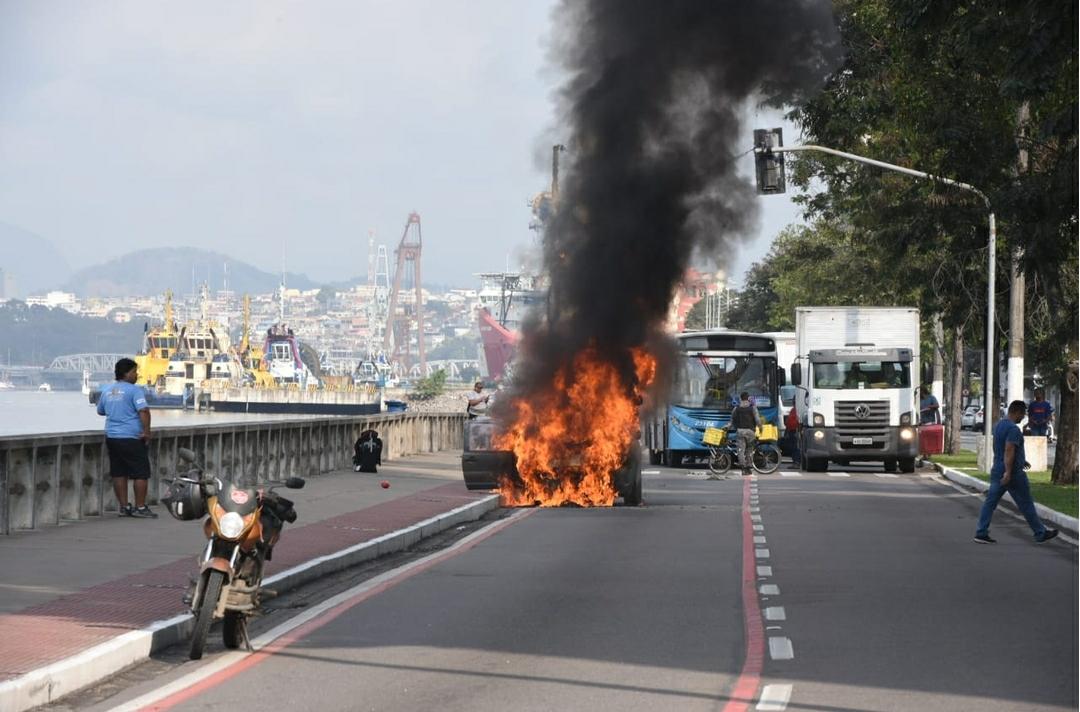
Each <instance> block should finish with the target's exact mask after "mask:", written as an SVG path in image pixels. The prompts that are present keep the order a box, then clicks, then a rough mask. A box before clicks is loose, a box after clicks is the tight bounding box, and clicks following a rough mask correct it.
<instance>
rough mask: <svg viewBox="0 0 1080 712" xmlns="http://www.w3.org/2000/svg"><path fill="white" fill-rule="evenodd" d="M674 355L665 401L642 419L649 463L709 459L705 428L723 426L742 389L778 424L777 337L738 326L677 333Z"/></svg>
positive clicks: (780, 374)
mask: <svg viewBox="0 0 1080 712" xmlns="http://www.w3.org/2000/svg"><path fill="white" fill-rule="evenodd" d="M675 342H676V344H677V346H678V351H679V353H678V357H677V361H676V365H675V374H674V378H673V379H672V386H671V393H670V394H669V396H668V399H667V403H666V404H662V405H660V406H658V407H657V408H656V410H655V412H654V413H652V414H651V415H646V416H645V417H644V418H643V421H642V436H643V438H644V440H645V447H646V448H648V450H649V462H650V463H651V464H653V465H657V464H660V463H663V464H665V465H680V464H682V463H683V462H684V461H686V460H693V459H698V458H701V459H702V460H704V459H705V458H707V456H708V453H709V449H708V446H706V445H705V444H704V443H703V442H702V437H703V436H704V435H705V428H709V427H712V428H726V427H727V426H728V424H729V423H730V422H731V411H732V409H733V408H734V407H735V405H737V404H738V400H739V394H740V393H742V392H743V391H746V392H747V393H749V394H750V398H751V400H752V401H753V402H754V404H755V405H756V406H757V408H758V412H759V413H760V415H761V417H762V418H763V419H764V420H765V421H766V422H768V423H772V424H774V425H776V426H777V427H779V426H780V419H781V416H780V408H779V403H780V397H779V388H780V386H781V385H783V384H784V380H785V374H784V372H783V370H782V369H778V368H777V365H776V342H775V341H774V340H773V339H772V338H771V337H769V336H763V335H761V334H749V333H744V332H738V331H689V332H685V333H682V334H679V335H677V336H676V337H675Z"/></svg>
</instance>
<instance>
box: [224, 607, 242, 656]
mask: <svg viewBox="0 0 1080 712" xmlns="http://www.w3.org/2000/svg"><path fill="white" fill-rule="evenodd" d="M221 637H222V639H223V640H224V641H225V647H226V648H228V649H229V650H236V649H237V648H239V647H240V646H241V645H242V644H243V642H244V615H243V614H242V613H237V612H236V611H227V612H226V613H225V620H224V621H223V622H222V623H221Z"/></svg>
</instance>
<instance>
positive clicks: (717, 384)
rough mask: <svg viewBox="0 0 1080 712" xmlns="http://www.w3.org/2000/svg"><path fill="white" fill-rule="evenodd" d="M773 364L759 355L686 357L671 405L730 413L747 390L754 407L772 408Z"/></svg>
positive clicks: (680, 364) (773, 361) (773, 362)
mask: <svg viewBox="0 0 1080 712" xmlns="http://www.w3.org/2000/svg"><path fill="white" fill-rule="evenodd" d="M775 372H776V361H775V359H772V358H762V357H760V356H697V355H695V356H686V357H684V358H683V359H681V361H680V363H679V368H678V371H677V372H676V374H675V384H674V386H673V387H672V394H671V403H672V405H678V406H682V407H684V408H715V409H718V410H722V411H729V410H731V409H732V408H733V407H734V405H735V403H736V402H737V401H738V400H739V394H740V393H742V392H743V391H746V392H747V393H749V394H750V398H751V399H752V400H753V401H754V404H755V405H757V406H759V407H763V408H768V407H771V406H772V405H773V402H772V397H771V396H770V394H771V393H772V392H773V374H774V373H775Z"/></svg>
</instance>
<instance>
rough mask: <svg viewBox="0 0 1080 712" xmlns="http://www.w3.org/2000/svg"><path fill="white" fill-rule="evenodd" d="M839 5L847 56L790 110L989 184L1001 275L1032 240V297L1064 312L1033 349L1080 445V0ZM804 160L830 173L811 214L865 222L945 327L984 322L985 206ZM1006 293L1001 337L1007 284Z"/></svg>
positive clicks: (1064, 427)
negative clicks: (1079, 117) (1078, 0)
mask: <svg viewBox="0 0 1080 712" xmlns="http://www.w3.org/2000/svg"><path fill="white" fill-rule="evenodd" d="M835 8H836V13H837V17H838V20H839V25H840V30H841V35H842V41H843V44H844V46H845V49H846V58H845V60H844V63H843V65H842V66H841V67H839V68H837V69H836V70H835V71H834V72H833V73H832V74H831V75H830V77H829V78H828V81H827V82H826V85H825V88H824V90H823V91H822V92H821V93H820V95H818V96H817V97H815V98H814V99H812V100H810V101H808V102H806V103H805V104H803V105H802V106H800V107H798V108H797V109H796V110H795V111H794V112H793V118H794V119H795V120H796V121H797V122H798V123H799V124H800V125H801V127H802V129H803V133H804V137H805V141H806V142H807V143H817V144H821V145H826V146H830V147H832V148H837V149H840V150H846V151H849V152H852V153H858V154H861V155H868V156H871V157H875V158H880V159H882V160H885V161H889V162H892V163H898V162H899V163H904V164H908V165H911V166H912V167H915V168H918V169H919V170H924V171H928V172H930V173H933V174H937V175H943V176H949V177H953V178H956V179H959V180H962V181H964V182H967V183H969V184H972V185H975V186H977V187H979V188H980V189H982V190H983V191H984V192H985V193H986V194H987V195H988V196H989V199H990V202H991V204H992V205H993V207H994V209H995V211H996V212H997V215H998V232H999V239H1000V244H999V254H1001V255H1003V256H1004V259H1002V260H999V263H998V284H999V285H1001V290H1000V291H1002V292H1004V291H1005V290H1006V289H1007V288H1008V280H1007V275H1008V268H1009V266H1010V265H1009V262H1010V260H1009V257H1010V256H1011V255H1012V254H1013V252H1014V250H1015V251H1019V254H1020V255H1021V258H1022V267H1023V269H1024V271H1025V273H1026V274H1027V275H1028V277H1029V279H1028V282H1029V290H1030V293H1029V300H1030V302H1029V303H1033V304H1035V305H1040V304H1045V309H1046V313H1047V314H1048V315H1052V318H1050V319H1046V320H1043V321H1041V322H1038V321H1036V322H1033V325H1034V326H1035V328H1034V329H1033V330H1032V332H1031V334H1030V342H1029V343H1030V348H1029V351H1028V354H1029V358H1031V357H1033V360H1035V361H1036V362H1037V363H1039V364H1040V368H1043V369H1045V370H1047V371H1052V372H1053V373H1055V374H1056V376H1055V377H1056V379H1057V380H1059V381H1060V383H1061V385H1062V388H1061V391H1062V402H1061V408H1060V413H1061V417H1060V420H1059V426H1060V431H1061V432H1060V436H1061V437H1060V441H1059V442H1060V443H1071V444H1072V445H1075V442H1076V439H1077V423H1076V391H1075V362H1076V358H1077V342H1076V334H1077V327H1078V324H1077V313H1078V311H1080V310H1078V299H1077V285H1076V279H1075V277H1076V273H1077V237H1076V236H1077V202H1078V201H1077V182H1076V174H1077V121H1076V96H1077V34H1076V28H1077V7H1076V4H1075V3H1045V2H1036V1H1035V0H1021V1H1012V2H1010V1H1007V0H989V1H979V2H976V0H942V1H941V2H934V3H927V2H925V1H924V0H838V2H836V4H835ZM1022 150H1023V151H1026V152H1027V155H1028V156H1029V161H1028V162H1027V164H1026V167H1025V165H1024V163H1023V162H1022V161H1021V160H1020V159H1021V151H1022ZM792 163H793V171H792V173H791V177H792V180H793V182H794V183H795V184H797V185H802V186H804V187H805V186H808V185H810V184H811V183H812V182H813V183H820V184H821V185H824V186H825V190H823V191H820V192H819V193H817V194H816V195H814V196H812V197H811V198H808V199H806V200H805V204H806V207H807V210H808V212H809V213H810V214H811V215H814V216H817V217H819V218H822V219H825V220H827V221H830V222H831V221H834V220H838V221H840V222H842V223H844V224H847V225H850V226H852V227H853V228H854V229H856V230H858V231H860V232H861V234H862V235H864V236H866V237H867V238H868V239H869V240H870V242H871V244H873V245H875V246H876V247H877V249H879V250H880V251H881V253H882V257H883V259H885V260H891V261H892V262H893V264H894V269H896V270H897V271H899V270H900V269H903V271H904V272H906V273H908V276H909V277H910V278H911V279H912V281H913V282H915V283H916V284H917V285H920V288H921V290H922V294H921V295H920V302H921V303H922V304H923V305H924V311H925V310H926V308H928V307H929V308H934V309H935V310H936V311H939V312H940V313H941V315H942V318H943V321H944V322H945V325H946V327H953V328H956V327H957V326H958V325H959V326H963V327H964V328H973V329H975V330H978V320H979V315H981V314H984V313H985V308H986V303H985V301H984V299H985V297H984V296H983V294H984V293H985V277H984V276H983V275H984V273H985V268H983V269H982V274H980V269H979V263H980V262H982V263H983V264H985V259H986V257H985V251H984V250H985V241H986V209H985V206H983V205H982V204H981V203H980V202H979V201H978V200H974V199H972V196H969V195H967V194H962V193H960V192H958V191H956V190H953V189H951V188H947V187H944V186H941V185H939V184H935V183H931V182H926V181H915V180H912V179H910V178H907V177H904V176H899V175H896V174H892V173H882V172H880V171H878V170H875V169H870V168H867V167H864V166H861V165H855V164H851V163H849V162H843V161H839V160H836V159H833V158H821V157H817V156H809V155H808V156H806V157H804V158H800V159H799V160H797V161H793V162H792ZM1002 296H1003V295H1002ZM998 304H999V305H1002V308H1001V309H999V313H998V315H996V321H997V324H998V328H997V330H996V331H997V338H995V340H994V342H993V343H992V344H990V346H991V347H992V348H994V349H1000V348H1001V346H1002V336H1003V331H1002V328H1001V327H1002V326H1003V325H1004V324H1005V323H1007V314H1006V313H1005V309H1007V305H1008V300H1007V299H1004V298H999V299H998ZM973 336H974V335H973ZM975 339H976V341H975V343H977V342H978V341H977V339H978V337H977V336H975ZM1062 344H1064V345H1065V346H1066V348H1065V349H1062V348H1061V346H1062ZM1070 374H1073V376H1072V377H1071V378H1070ZM1070 384H1072V385H1070ZM992 407H993V406H991V410H990V411H989V412H994V411H993V410H992ZM1076 470H1077V460H1076V451H1075V447H1071V446H1069V445H1067V446H1066V447H1064V448H1062V447H1060V445H1059V449H1058V454H1057V458H1056V462H1055V469H1054V480H1055V481H1057V482H1068V481H1071V482H1075V481H1076Z"/></svg>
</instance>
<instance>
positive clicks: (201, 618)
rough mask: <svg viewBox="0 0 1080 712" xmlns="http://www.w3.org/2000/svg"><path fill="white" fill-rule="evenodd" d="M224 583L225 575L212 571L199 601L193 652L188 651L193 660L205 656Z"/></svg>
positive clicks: (193, 635) (192, 646) (192, 634)
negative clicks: (204, 651) (207, 641)
mask: <svg viewBox="0 0 1080 712" xmlns="http://www.w3.org/2000/svg"><path fill="white" fill-rule="evenodd" d="M224 582H225V574H224V573H222V572H221V571H217V570H211V571H210V573H209V574H208V575H207V577H206V586H205V587H204V588H203V595H202V600H201V601H199V610H198V612H197V613H196V614H195V630H194V631H192V633H191V650H190V651H188V657H189V658H191V659H192V660H198V659H199V658H201V657H202V656H203V649H204V648H205V647H206V636H207V634H208V633H209V632H210V624H211V623H213V622H214V609H215V608H217V604H218V599H219V598H221V585H222V584H223V583H224Z"/></svg>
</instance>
